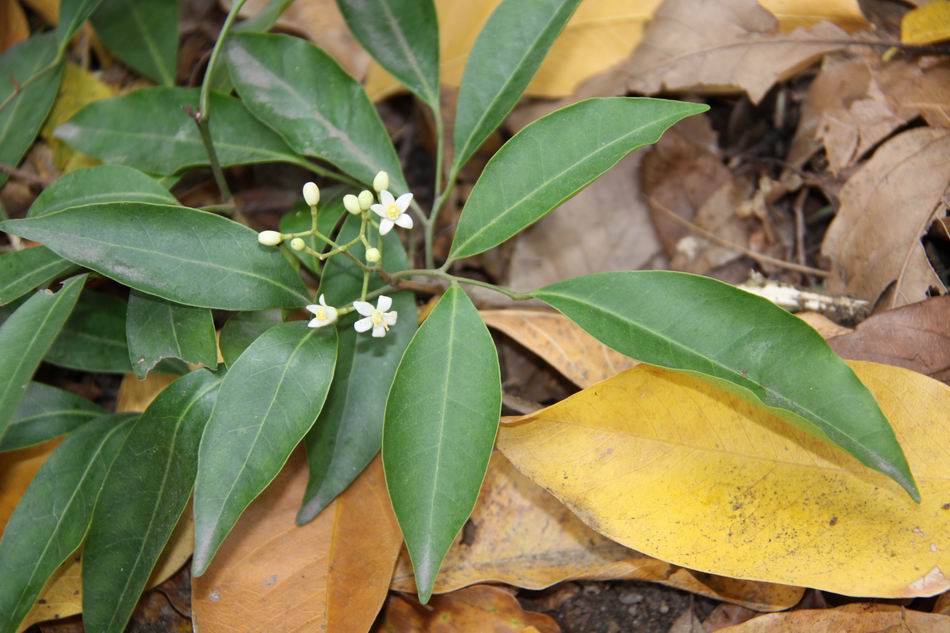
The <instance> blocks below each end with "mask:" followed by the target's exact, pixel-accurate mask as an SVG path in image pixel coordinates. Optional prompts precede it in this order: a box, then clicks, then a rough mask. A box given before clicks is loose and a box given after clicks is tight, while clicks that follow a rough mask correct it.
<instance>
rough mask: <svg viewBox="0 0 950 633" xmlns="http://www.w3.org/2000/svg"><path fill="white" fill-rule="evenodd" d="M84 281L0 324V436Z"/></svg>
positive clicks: (30, 303) (42, 294) (32, 302)
mask: <svg viewBox="0 0 950 633" xmlns="http://www.w3.org/2000/svg"><path fill="white" fill-rule="evenodd" d="M84 283H86V276H85V275H80V276H78V277H73V278H72V279H70V280H68V281H67V282H66V283H64V284H63V288H62V289H61V290H60V291H59V292H57V293H56V294H53V293H52V292H50V291H48V290H40V291H39V292H37V293H36V294H35V295H33V296H32V297H30V298H29V299H28V300H27V301H25V302H24V303H23V304H21V305H20V306H19V307H18V308H17V309H16V312H14V313H13V314H12V315H10V317H8V318H7V319H6V321H4V323H3V325H2V326H0V438H2V437H3V435H4V433H5V431H6V430H7V426H8V425H9V424H10V421H11V420H12V419H13V416H14V413H15V412H16V411H17V408H18V407H19V406H20V401H21V400H22V399H23V396H24V395H25V393H26V388H27V385H28V384H29V382H30V378H31V377H32V376H33V372H35V371H36V368H37V367H39V364H40V361H41V360H43V357H44V356H45V355H46V352H47V350H49V348H50V346H51V345H52V344H53V341H54V340H56V337H57V336H58V335H59V332H60V330H62V329H63V325H64V324H65V323H66V319H67V318H68V317H69V313H70V312H72V311H73V306H75V305H76V300H77V299H79V293H80V291H81V290H82V287H83V284H84ZM0 584H2V583H0ZM0 613H2V610H0Z"/></svg>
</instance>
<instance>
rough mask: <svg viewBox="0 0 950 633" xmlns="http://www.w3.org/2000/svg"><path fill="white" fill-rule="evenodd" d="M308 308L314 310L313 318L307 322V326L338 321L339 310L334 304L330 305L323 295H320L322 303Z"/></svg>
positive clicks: (321, 325) (318, 325) (317, 325)
mask: <svg viewBox="0 0 950 633" xmlns="http://www.w3.org/2000/svg"><path fill="white" fill-rule="evenodd" d="M307 310H309V311H310V312H313V318H312V319H310V322H309V323H307V327H323V326H324V325H330V324H331V323H334V322H335V321H336V317H337V311H336V308H334V307H333V306H328V305H327V302H326V300H325V299H324V298H323V295H320V303H319V304H313V305H309V306H307Z"/></svg>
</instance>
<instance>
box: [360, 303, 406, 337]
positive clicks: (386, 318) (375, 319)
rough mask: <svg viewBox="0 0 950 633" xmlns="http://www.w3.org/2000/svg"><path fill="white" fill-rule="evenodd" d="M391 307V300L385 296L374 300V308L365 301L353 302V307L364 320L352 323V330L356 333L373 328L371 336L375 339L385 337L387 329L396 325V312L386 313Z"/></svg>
mask: <svg viewBox="0 0 950 633" xmlns="http://www.w3.org/2000/svg"><path fill="white" fill-rule="evenodd" d="M392 306H393V300H392V299H391V298H389V297H385V296H380V298H379V299H377V300H376V307H375V308H374V307H373V304H372V303H369V302H367V301H354V302H353V307H354V308H356V311H357V312H359V313H360V314H361V315H363V317H365V318H362V319H360V320H359V321H357V322H356V323H354V324H353V328H354V329H355V330H356V331H357V332H366V331H368V330H369V329H370V328H373V336H375V337H377V338H379V337H381V336H386V332H388V331H389V328H391V327H392V326H394V325H396V317H397V314H396V311H395V310H393V311H392V312H387V310H389V308H391V307H392Z"/></svg>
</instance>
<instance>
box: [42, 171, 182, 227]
mask: <svg viewBox="0 0 950 633" xmlns="http://www.w3.org/2000/svg"><path fill="white" fill-rule="evenodd" d="M106 202H148V203H152V204H178V201H177V200H176V199H175V196H173V195H172V194H171V193H169V192H168V190H167V189H166V188H165V187H163V186H161V185H160V184H159V183H158V181H156V180H155V179H154V178H151V177H150V176H146V175H145V174H143V173H142V172H140V171H139V170H137V169H132V168H131V167H124V166H122V165H99V166H97V167H89V168H88V169H79V170H76V171H73V172H70V173H68V174H66V175H64V176H63V177H62V178H59V179H57V180H56V182H54V183H53V184H51V185H50V186H49V187H47V188H46V189H44V190H43V192H42V193H41V194H40V195H39V196H37V198H36V200H35V201H33V205H32V206H31V207H30V211H29V213H28V214H27V215H28V216H29V217H34V218H35V217H39V216H41V215H49V214H51V213H56V212H57V211H63V210H65V209H68V208H70V207H78V206H82V205H88V204H103V203H106Z"/></svg>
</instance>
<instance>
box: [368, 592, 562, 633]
mask: <svg viewBox="0 0 950 633" xmlns="http://www.w3.org/2000/svg"><path fill="white" fill-rule="evenodd" d="M560 630H561V628H560V627H559V626H558V625H557V622H555V621H554V620H553V619H551V618H550V617H549V616H547V615H544V614H543V613H533V612H531V611H525V610H524V609H522V608H521V605H519V604H518V600H516V599H515V597H514V596H512V595H511V594H510V593H508V592H507V591H505V590H504V589H499V588H498V587H489V586H487V585H478V586H475V587H469V588H468V589H462V590H461V591H456V592H453V593H449V594H444V595H439V596H432V600H430V601H429V603H428V604H427V605H426V606H424V607H423V606H421V605H419V603H418V602H416V601H415V600H413V599H412V598H409V597H407V596H404V595H401V594H392V595H391V596H389V600H387V601H386V607H385V609H383V613H382V616H381V618H380V620H379V622H377V624H376V626H375V627H373V632H374V633H456V632H458V633H462V632H463V631H491V632H492V633H559V632H560Z"/></svg>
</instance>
